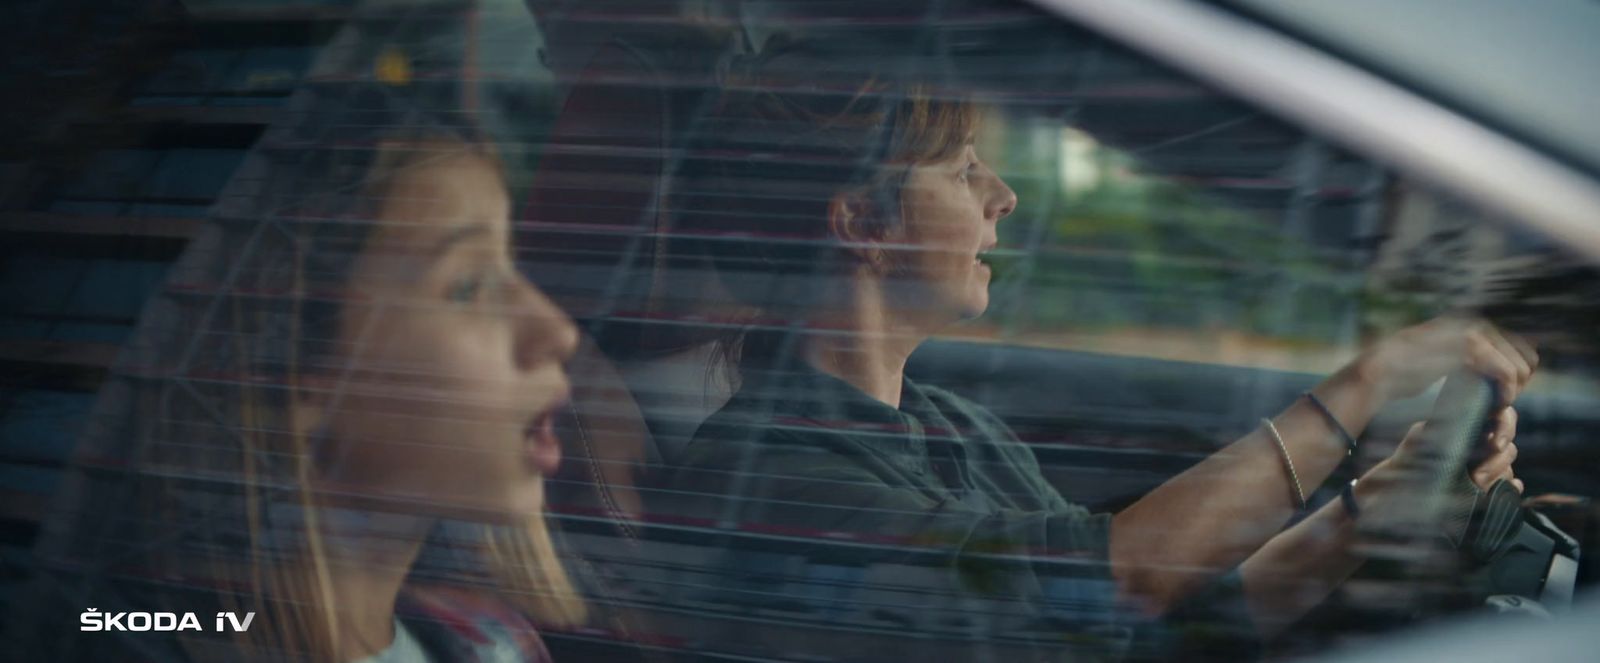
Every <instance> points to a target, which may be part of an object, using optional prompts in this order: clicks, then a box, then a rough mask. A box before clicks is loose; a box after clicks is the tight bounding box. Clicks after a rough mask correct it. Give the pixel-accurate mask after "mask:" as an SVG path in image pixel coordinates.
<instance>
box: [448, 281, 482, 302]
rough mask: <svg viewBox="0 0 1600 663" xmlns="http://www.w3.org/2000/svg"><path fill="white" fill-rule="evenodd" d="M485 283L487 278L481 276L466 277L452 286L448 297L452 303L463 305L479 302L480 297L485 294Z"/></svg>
mask: <svg viewBox="0 0 1600 663" xmlns="http://www.w3.org/2000/svg"><path fill="white" fill-rule="evenodd" d="M485 281H486V278H485V277H484V276H483V275H481V274H475V275H473V276H469V277H466V278H464V279H461V280H459V281H456V282H455V283H454V284H452V285H451V286H450V292H449V293H447V295H446V296H447V297H448V298H449V299H450V301H452V302H457V303H461V304H468V303H471V302H475V301H477V300H478V295H480V294H481V293H482V292H483V287H484V282H485Z"/></svg>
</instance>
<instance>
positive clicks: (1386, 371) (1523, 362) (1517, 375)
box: [1353, 317, 1539, 404]
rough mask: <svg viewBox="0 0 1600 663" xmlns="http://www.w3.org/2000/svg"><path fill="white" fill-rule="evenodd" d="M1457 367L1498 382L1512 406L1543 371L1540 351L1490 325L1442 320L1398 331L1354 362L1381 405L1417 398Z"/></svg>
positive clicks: (1502, 394) (1480, 321) (1520, 338)
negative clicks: (1530, 381)
mask: <svg viewBox="0 0 1600 663" xmlns="http://www.w3.org/2000/svg"><path fill="white" fill-rule="evenodd" d="M1458 366H1466V367H1468V368H1470V369H1472V370H1473V371H1475V372H1477V373H1480V374H1482V375H1483V376H1485V377H1488V378H1491V379H1493V380H1494V381H1495V384H1496V385H1498V387H1499V389H1500V393H1499V396H1500V402H1501V403H1505V404H1510V403H1512V402H1515V401H1516V399H1517V395H1518V394H1521V393H1522V389H1523V388H1524V387H1526V386H1527V384H1528V381H1529V380H1530V379H1532V377H1533V373H1534V371H1535V370H1537V369H1538V367H1539V353H1538V352H1537V351H1535V350H1534V347H1533V344H1531V343H1529V342H1528V341H1526V340H1524V339H1523V338H1522V337H1520V336H1517V335H1516V334H1512V333H1509V332H1505V331H1502V330H1500V329H1497V328H1496V327H1495V326H1494V325H1492V324H1490V323H1488V322H1485V321H1482V320H1465V319H1461V318H1452V317H1443V318H1434V319H1433V320H1429V321H1428V322H1425V323H1422V324H1420V325H1416V326H1414V327H1407V328H1405V329H1402V330H1400V331H1398V332H1396V333H1395V334H1394V335H1392V336H1389V337H1388V338H1385V339H1383V340H1382V341H1380V342H1379V343H1378V344H1377V345H1375V346H1373V347H1372V348H1371V349H1369V350H1368V351H1367V352H1365V353H1362V355H1361V356H1360V357H1357V358H1356V360H1355V362H1354V364H1353V368H1354V369H1355V370H1356V372H1357V374H1358V375H1361V376H1362V378H1363V379H1364V380H1365V381H1366V382H1367V383H1368V384H1370V385H1372V386H1373V388H1375V389H1376V391H1377V395H1378V397H1379V399H1380V402H1387V401H1391V400H1395V399H1400V398H1409V397H1411V396H1416V395H1417V394H1420V393H1422V391H1423V390H1424V389H1427V388H1428V386H1429V385H1431V384H1433V383H1434V382H1437V381H1438V380H1439V379H1440V378H1442V377H1444V376H1445V375H1446V374H1448V373H1449V372H1450V371H1452V370H1455V369H1456V367H1458Z"/></svg>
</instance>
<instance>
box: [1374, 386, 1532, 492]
mask: <svg viewBox="0 0 1600 663" xmlns="http://www.w3.org/2000/svg"><path fill="white" fill-rule="evenodd" d="M1423 426H1425V424H1424V423H1423V422H1420V421H1419V422H1417V423H1415V424H1412V426H1411V430H1409V431H1407V432H1406V436H1405V439H1403V440H1401V441H1400V446H1399V447H1397V448H1396V449H1395V452H1394V456H1393V457H1392V458H1394V459H1395V460H1396V462H1399V463H1402V464H1404V463H1405V462H1406V458H1407V457H1408V456H1409V454H1411V453H1415V451H1414V450H1415V449H1416V446H1417V444H1418V441H1419V440H1421V439H1422V429H1423ZM1478 445H1479V446H1478V448H1477V449H1475V450H1473V456H1475V457H1480V458H1483V460H1482V461H1481V462H1479V463H1478V464H1477V466H1475V467H1472V468H1471V469H1469V470H1468V472H1467V475H1468V476H1469V477H1471V478H1472V483H1473V484H1474V485H1476V486H1477V487H1478V489H1479V490H1488V489H1489V487H1490V486H1493V485H1494V482H1496V481H1499V480H1501V479H1505V480H1506V481H1509V482H1511V486H1512V487H1513V488H1516V489H1517V492H1519V493H1520V492H1522V489H1523V485H1522V480H1521V479H1518V478H1517V475H1516V471H1515V470H1514V468H1513V467H1512V464H1513V463H1515V462H1516V461H1517V410H1516V408H1513V407H1509V406H1508V407H1505V408H1502V409H1501V410H1500V411H1499V412H1498V413H1496V414H1495V418H1494V426H1493V428H1491V429H1490V431H1489V432H1488V433H1486V434H1484V436H1483V439H1482V440H1479V441H1478Z"/></svg>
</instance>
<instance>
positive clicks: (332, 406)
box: [315, 153, 577, 520]
mask: <svg viewBox="0 0 1600 663" xmlns="http://www.w3.org/2000/svg"><path fill="white" fill-rule="evenodd" d="M510 236H511V225H510V220H509V201H508V200H507V194H506V191H505V188H504V185H503V183H502V181H501V179H500V176H499V174H498V172H497V171H496V170H495V168H494V167H493V166H492V165H491V164H490V163H489V162H488V161H486V160H485V159H483V158H482V157H479V156H476V155H472V154H467V153H462V154H460V155H456V156H445V157H440V158H438V159H437V160H435V161H433V162H430V163H425V164H422V165H417V166H413V167H410V168H407V169H405V170H404V171H403V172H402V173H400V174H399V175H398V176H397V177H396V178H395V179H394V181H393V182H392V184H391V185H390V187H389V189H388V195H387V196H386V199H385V200H384V202H383V203H382V204H381V206H380V211H379V214H378V225H377V227H376V228H374V230H373V233H372V235H371V236H370V237H369V239H368V241H367V243H366V244H365V245H364V248H363V250H362V252H361V254H360V255H359V256H358V257H357V258H356V259H355V263H354V264H353V265H352V271H351V276H350V282H349V290H350V291H351V295H352V296H353V297H355V298H356V300H355V301H353V302H352V303H349V304H347V305H346V306H345V307H344V313H343V315H342V318H341V320H340V325H339V327H340V338H339V340H340V342H341V346H340V347H341V348H342V351H341V357H340V359H339V360H338V361H336V362H333V363H335V364H340V365H339V366H336V367H334V368H332V369H330V370H329V371H324V373H325V374H326V373H329V372H334V373H337V372H339V371H343V372H344V373H343V374H342V375H324V376H323V380H322V381H321V382H320V383H319V384H320V385H321V389H320V393H319V394H318V395H317V396H316V397H315V399H316V401H317V402H318V404H319V406H318V407H319V408H320V410H319V412H320V417H319V420H320V422H321V423H322V425H323V426H325V427H326V431H327V433H328V434H329V438H328V441H327V442H325V443H324V444H325V445H326V447H327V450H325V451H322V452H319V454H320V455H321V456H324V457H321V458H318V459H317V460H316V461H315V462H316V463H317V465H316V472H317V481H318V483H319V484H320V485H319V487H320V488H323V489H325V490H330V491H340V492H345V493H348V494H350V496H351V498H352V499H354V500H356V501H360V502H369V501H374V500H375V501H377V502H378V503H384V504H391V505H392V504H394V503H396V502H400V503H410V504H412V505H414V508H413V509H411V510H413V511H422V512H426V513H429V514H431V515H446V516H455V517H470V518H477V519H491V520H505V519H511V520H514V519H516V518H517V517H519V516H526V515H528V514H533V513H537V512H538V511H539V510H540V509H541V508H542V506H543V490H544V487H543V484H542V480H541V477H542V476H543V475H548V474H551V473H552V472H554V471H555V469H556V465H557V464H558V463H559V462H560V458H561V451H560V445H559V444H558V443H557V441H556V439H555V437H554V434H553V432H552V427H551V416H552V412H553V411H554V410H556V409H557V408H559V407H561V406H562V405H563V404H564V403H565V401H566V398H567V391H568V386H567V378H566V373H565V371H564V369H563V367H562V364H563V362H564V361H565V360H566V359H567V358H568V357H570V356H571V354H572V353H573V351H574V348H575V346H576V343H577V331H576V329H575V328H574V327H573V325H572V323H571V321H569V320H568V319H567V317H566V316H565V315H564V314H563V313H562V312H561V311H560V310H559V309H557V308H556V307H555V305H553V304H552V303H551V302H550V300H548V299H547V298H545V296H544V295H543V294H542V293H540V292H539V290H538V289H536V288H535V287H534V286H533V285H532V284H530V283H528V282H527V281H526V280H525V279H524V278H523V277H522V276H521V274H520V273H519V272H518V271H517V270H516V268H515V267H514V264H513V262H512V255H511V241H510ZM402 506H403V504H402ZM391 508H392V507H391Z"/></svg>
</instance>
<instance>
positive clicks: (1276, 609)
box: [1239, 470, 1383, 636]
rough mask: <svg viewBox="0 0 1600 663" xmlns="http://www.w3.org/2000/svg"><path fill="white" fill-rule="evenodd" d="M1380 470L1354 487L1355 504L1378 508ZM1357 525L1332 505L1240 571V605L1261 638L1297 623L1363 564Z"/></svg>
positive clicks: (1281, 536) (1275, 539)
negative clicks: (1244, 604)
mask: <svg viewBox="0 0 1600 663" xmlns="http://www.w3.org/2000/svg"><path fill="white" fill-rule="evenodd" d="M1380 474H1382V471H1381V470H1377V471H1374V472H1369V473H1368V474H1367V476H1365V477H1362V479H1361V481H1359V482H1357V483H1356V487H1355V498H1356V503H1357V504H1361V505H1363V507H1364V508H1380V507H1379V506H1378V505H1377V504H1376V502H1377V501H1378V495H1379V494H1380V493H1381V492H1382V490H1383V487H1382V485H1380V484H1381V480H1380V479H1378V478H1377V476H1378V475H1380ZM1355 523H1356V521H1355V519H1354V518H1352V517H1351V516H1350V515H1349V514H1348V513H1347V512H1346V511H1345V509H1344V507H1343V506H1341V505H1340V504H1339V502H1338V501H1337V500H1335V501H1333V502H1330V503H1328V504H1325V505H1323V507H1322V508H1321V509H1318V510H1317V512H1316V513H1313V514H1311V515H1310V516H1307V517H1306V518H1305V519H1304V520H1301V521H1300V522H1299V523H1296V524H1295V526H1294V527H1291V528H1289V529H1287V530H1285V531H1284V532H1283V533H1282V534H1279V535H1278V536H1275V537H1273V538H1272V540H1270V541H1268V542H1267V544H1266V545H1264V546H1262V547H1261V549H1260V550H1258V551H1256V553H1255V554H1254V555H1251V556H1250V558H1249V559H1246V560H1245V561H1244V563H1243V564H1241V565H1240V566H1239V575H1240V577H1241V578H1242V579H1243V582H1244V594H1245V602H1246V604H1247V605H1248V606H1249V609H1250V616H1251V618H1252V619H1253V620H1254V621H1255V624H1256V627H1257V628H1258V629H1259V630H1260V632H1261V634H1262V635H1263V636H1271V635H1274V634H1276V633H1277V632H1278V631H1280V630H1282V629H1283V628H1284V627H1285V626H1288V625H1289V624H1292V623H1294V622H1295V621H1296V620H1298V619H1300V618H1301V617H1302V616H1304V615H1305V614H1306V613H1307V612H1309V611H1310V610H1311V609H1312V608H1314V607H1316V606H1317V604H1319V603H1321V602H1322V600H1323V599H1325V598H1327V597H1328V595H1329V594H1331V593H1333V590H1334V588H1335V587H1338V586H1339V584H1340V583H1342V582H1344V581H1345V579H1347V578H1349V577H1350V574H1352V573H1355V571H1356V569H1357V568H1359V567H1360V566H1361V563H1362V562H1363V561H1365V559H1366V558H1365V556H1363V555H1362V554H1360V552H1359V551H1358V550H1357V549H1356V542H1357V538H1356V536H1357V527H1356V524H1355Z"/></svg>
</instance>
